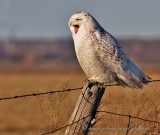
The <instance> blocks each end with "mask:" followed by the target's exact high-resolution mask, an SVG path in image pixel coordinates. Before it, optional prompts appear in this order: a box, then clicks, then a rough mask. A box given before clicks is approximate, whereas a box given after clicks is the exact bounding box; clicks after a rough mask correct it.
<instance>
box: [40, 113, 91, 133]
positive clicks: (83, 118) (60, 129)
mask: <svg viewBox="0 0 160 135" xmlns="http://www.w3.org/2000/svg"><path fill="white" fill-rule="evenodd" d="M91 115H92V114H89V115H87V116H85V117H83V118H81V119H79V120H77V121H75V122H73V123H71V124H67V125H64V126H62V127H60V128H57V129H55V130H53V131H49V132H46V133H43V134H41V135H48V134H51V133H55V132H57V131H59V130H61V129H63V128H66V127H68V126H72V125H74V124H76V123H78V122H79V121H81V120H83V119H85V118H87V117H89V116H91Z"/></svg>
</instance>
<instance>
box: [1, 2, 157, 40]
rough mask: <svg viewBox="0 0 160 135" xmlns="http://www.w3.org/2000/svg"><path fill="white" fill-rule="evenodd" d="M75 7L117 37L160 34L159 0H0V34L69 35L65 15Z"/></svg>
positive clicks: (57, 36)
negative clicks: (93, 18) (87, 13)
mask: <svg viewBox="0 0 160 135" xmlns="http://www.w3.org/2000/svg"><path fill="white" fill-rule="evenodd" d="M77 11H86V12H89V13H90V14H92V16H94V17H95V18H96V19H97V20H98V22H99V23H100V24H101V25H102V27H103V28H104V29H106V30H107V31H108V32H110V33H111V34H113V35H116V36H119V37H125V36H128V37H132V36H136V37H160V0H0V38H9V37H12V36H13V37H16V38H24V39H25V38H26V39H30V38H31V39H32V38H46V39H48V38H49V39H54V38H64V37H65V38H67V37H71V34H70V31H69V28H68V25H67V24H68V19H69V18H70V16H71V15H72V14H73V13H75V12H77Z"/></svg>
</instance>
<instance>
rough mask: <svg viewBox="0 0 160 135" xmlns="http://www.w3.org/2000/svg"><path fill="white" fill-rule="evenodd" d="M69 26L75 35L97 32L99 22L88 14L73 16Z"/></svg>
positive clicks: (79, 13) (78, 13)
mask: <svg viewBox="0 0 160 135" xmlns="http://www.w3.org/2000/svg"><path fill="white" fill-rule="evenodd" d="M68 25H69V27H70V30H71V32H72V34H73V35H77V34H78V33H84V32H87V31H90V30H95V29H96V28H97V27H98V26H99V24H98V22H97V21H96V20H95V19H94V18H93V17H92V16H91V15H90V14H89V13H86V12H77V13H75V14H73V15H72V16H71V18H70V19H69V22H68Z"/></svg>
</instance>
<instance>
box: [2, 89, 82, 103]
mask: <svg viewBox="0 0 160 135" xmlns="http://www.w3.org/2000/svg"><path fill="white" fill-rule="evenodd" d="M80 89H82V87H80V88H74V89H66V90H57V91H47V92H39V93H32V94H25V95H19V96H13V97H4V98H0V101H1V100H9V99H17V98H24V97H32V96H39V95H46V94H54V93H61V92H69V91H76V90H80Z"/></svg>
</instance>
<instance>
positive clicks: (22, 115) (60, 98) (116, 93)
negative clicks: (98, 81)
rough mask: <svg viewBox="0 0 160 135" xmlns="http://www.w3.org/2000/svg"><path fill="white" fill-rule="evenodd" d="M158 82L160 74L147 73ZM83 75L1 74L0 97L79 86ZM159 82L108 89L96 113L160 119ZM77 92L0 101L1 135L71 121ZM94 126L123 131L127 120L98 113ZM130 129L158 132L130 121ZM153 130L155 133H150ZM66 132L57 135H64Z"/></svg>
mask: <svg viewBox="0 0 160 135" xmlns="http://www.w3.org/2000/svg"><path fill="white" fill-rule="evenodd" d="M147 73H148V75H149V76H151V77H152V78H153V79H160V72H147ZM85 79H86V76H85V75H84V73H83V72H42V73H40V72H38V73H33V72H29V73H27V72H19V73H17V72H16V73H12V72H10V73H9V72H6V73H0V93H1V94H0V97H8V96H15V95H22V94H30V93H36V92H46V91H50V90H63V89H67V88H76V87H81V86H82V85H83V84H84V80H85ZM159 88H160V82H159V83H151V84H149V85H148V86H145V87H144V89H143V90H132V89H130V88H122V87H117V86H114V87H107V88H106V91H105V94H104V96H103V98H102V103H101V105H100V107H99V110H106V111H110V112H115V113H122V114H130V115H133V116H137V117H142V118H145V119H149V120H156V121H159V120H160V89H159ZM79 94H80V90H77V91H74V92H66V93H56V94H54V95H52V94H50V95H41V96H37V97H26V98H20V99H16V100H15V99H12V100H4V101H0V135H40V134H42V133H45V132H48V131H51V130H54V129H56V128H58V127H61V126H63V125H64V124H65V123H66V122H67V121H68V119H69V118H70V116H71V114H72V111H73V109H74V106H75V104H76V101H77V98H78V96H79ZM97 120H98V121H97V123H96V125H95V127H100V128H104V127H107V126H108V127H110V128H125V127H127V123H128V118H125V117H119V116H113V115H111V114H104V113H100V114H98V116H97ZM131 126H132V127H138V126H143V127H145V128H149V129H148V130H147V131H144V130H143V131H139V132H138V131H137V130H133V131H132V132H130V133H129V134H130V135H141V134H144V133H146V132H147V133H146V134H147V135H150V134H151V135H152V134H153V133H155V134H158V133H156V132H155V131H157V130H160V127H158V125H157V124H154V123H149V122H144V121H141V120H136V119H131ZM153 130H154V132H153ZM64 131H65V130H62V131H60V132H57V135H63V133H64ZM125 132H126V131H123V130H113V131H109V130H103V131H102V130H101V131H100V130H95V131H93V130H91V132H90V133H89V134H90V135H99V134H101V135H106V134H107V135H113V134H114V135H123V134H125Z"/></svg>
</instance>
